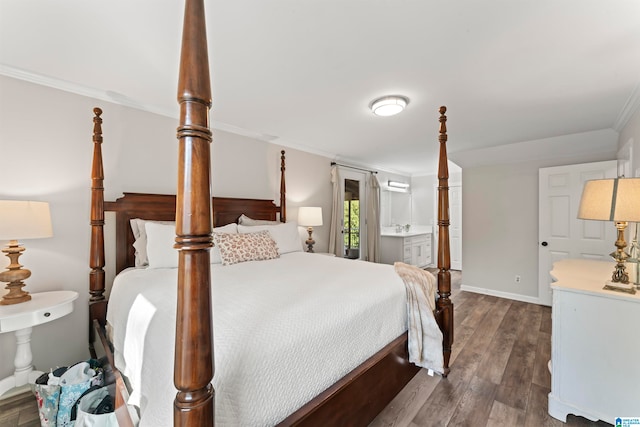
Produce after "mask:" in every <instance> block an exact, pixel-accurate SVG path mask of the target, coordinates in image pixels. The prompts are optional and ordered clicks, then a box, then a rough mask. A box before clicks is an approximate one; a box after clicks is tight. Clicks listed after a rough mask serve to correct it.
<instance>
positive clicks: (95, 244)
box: [89, 108, 107, 351]
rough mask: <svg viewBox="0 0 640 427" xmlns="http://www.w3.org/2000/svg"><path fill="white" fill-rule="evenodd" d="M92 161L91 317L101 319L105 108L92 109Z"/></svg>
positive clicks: (91, 338)
mask: <svg viewBox="0 0 640 427" xmlns="http://www.w3.org/2000/svg"><path fill="white" fill-rule="evenodd" d="M93 114H94V117H93V161H92V163H91V217H90V218H91V247H90V252H89V267H90V268H91V272H90V273H89V294H90V295H91V296H90V298H89V317H90V324H91V322H93V319H100V321H101V322H103V321H104V318H105V316H106V313H107V301H106V299H105V297H104V290H105V276H104V171H103V168H102V147H101V145H102V118H100V115H101V114H102V110H101V109H100V108H94V109H93ZM93 335H94V331H93V328H91V327H90V328H89V348H90V350H91V351H93V341H94V336H93Z"/></svg>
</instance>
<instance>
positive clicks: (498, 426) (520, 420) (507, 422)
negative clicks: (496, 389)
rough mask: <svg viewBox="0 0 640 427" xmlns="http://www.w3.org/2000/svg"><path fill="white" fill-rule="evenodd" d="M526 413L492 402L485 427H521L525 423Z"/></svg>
mask: <svg viewBox="0 0 640 427" xmlns="http://www.w3.org/2000/svg"><path fill="white" fill-rule="evenodd" d="M525 416H526V413H525V411H523V410H522V409H515V408H512V407H510V406H507V405H505V404H504V403H500V402H498V401H497V400H496V401H494V402H493V406H492V407H491V412H490V413H489V419H488V420H487V424H486V427H505V426H514V427H515V426H522V425H524V422H525Z"/></svg>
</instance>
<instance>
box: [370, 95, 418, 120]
mask: <svg viewBox="0 0 640 427" xmlns="http://www.w3.org/2000/svg"><path fill="white" fill-rule="evenodd" d="M408 103H409V98H407V97H406V96H400V95H390V96H383V97H382V98H378V99H374V100H373V101H372V102H371V105H369V108H371V111H373V114H375V115H376V116H393V115H396V114H398V113H401V112H402V110H404V108H405V107H406V106H407V104H408Z"/></svg>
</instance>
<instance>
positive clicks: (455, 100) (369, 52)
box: [0, 0, 640, 174]
mask: <svg viewBox="0 0 640 427" xmlns="http://www.w3.org/2000/svg"><path fill="white" fill-rule="evenodd" d="M182 4H183V2H182V1H166V0H165V1H159V0H137V1H134V0H111V1H108V2H97V1H89V0H58V1H51V0H1V2H0V73H2V74H5V75H10V76H14V77H19V78H25V79H27V80H32V81H39V82H41V83H44V84H48V85H52V86H56V87H60V88H64V89H67V90H72V91H76V92H79V93H82V94H88V95H91V96H94V97H97V98H101V99H107V100H112V101H115V102H120V103H123V104H126V105H133V106H139V107H140V108H144V109H147V110H150V111H153V112H157V113H161V114H165V115H170V116H176V117H177V104H176V100H175V98H176V86H177V83H176V82H177V72H178V58H179V45H180V33H181V26H182V8H183V6H182ZM206 8H207V15H208V17H207V25H208V33H209V36H208V37H209V50H210V55H209V58H210V64H211V76H212V90H213V98H214V106H213V110H212V120H213V125H214V127H215V128H219V129H225V130H232V131H235V132H237V133H240V134H244V135H250V136H253V137H257V138H259V139H263V140H268V141H274V142H276V143H278V144H282V145H285V146H292V147H296V148H301V149H305V150H307V151H311V152H316V153H320V154H325V155H327V156H329V157H332V158H333V157H335V158H336V159H338V160H342V161H350V162H354V163H358V164H362V165H366V166H370V167H377V168H380V169H383V170H388V171H397V172H402V173H406V174H423V173H429V172H433V170H434V168H435V163H436V160H435V157H436V155H437V154H436V150H437V148H438V147H437V145H438V144H437V129H438V112H437V109H438V107H439V106H440V105H446V106H447V107H448V113H447V115H448V117H449V121H448V128H449V151H450V152H452V153H455V152H460V151H466V150H471V149H478V148H482V147H490V146H496V145H502V144H509V143H515V142H522V141H531V140H537V139H543V138H548V137H552V136H558V135H566V134H572V133H578V132H587V131H592V130H597V129H606V128H614V129H616V127H617V126H618V127H619V126H620V124H621V123H622V124H624V118H625V117H626V116H625V114H626V113H628V110H629V106H630V105H631V106H635V105H636V104H637V102H638V101H637V99H638V98H639V97H640V96H639V95H638V89H637V86H638V83H639V82H640V1H637V0H606V1H605V0H521V1H514V0H501V1H500V0H484V1H478V0H457V1H453V0H451V1H445V0H439V1H434V0H395V1H392V0H324V1H300V0H272V1H265V0H227V1H222V0H211V1H206ZM388 94H402V95H405V96H407V97H409V99H410V100H411V101H410V104H409V106H408V107H407V109H406V111H405V112H404V113H402V114H400V115H398V116H393V117H376V116H374V115H373V114H372V113H371V112H370V111H369V110H368V104H369V103H370V102H371V100H373V99H374V98H376V97H379V96H382V95H388ZM634 108H635V107H634Z"/></svg>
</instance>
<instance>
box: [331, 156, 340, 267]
mask: <svg viewBox="0 0 640 427" xmlns="http://www.w3.org/2000/svg"><path fill="white" fill-rule="evenodd" d="M331 183H332V184H333V197H332V198H333V204H332V206H331V229H330V231H329V253H334V254H336V256H339V257H341V258H342V257H343V256H344V254H343V253H342V244H341V240H340V239H342V215H343V214H344V201H343V197H342V193H341V192H340V173H339V172H338V166H333V167H332V168H331Z"/></svg>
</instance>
